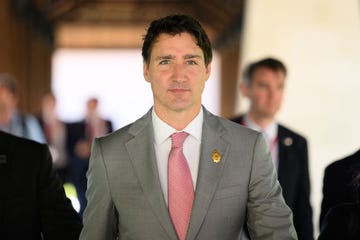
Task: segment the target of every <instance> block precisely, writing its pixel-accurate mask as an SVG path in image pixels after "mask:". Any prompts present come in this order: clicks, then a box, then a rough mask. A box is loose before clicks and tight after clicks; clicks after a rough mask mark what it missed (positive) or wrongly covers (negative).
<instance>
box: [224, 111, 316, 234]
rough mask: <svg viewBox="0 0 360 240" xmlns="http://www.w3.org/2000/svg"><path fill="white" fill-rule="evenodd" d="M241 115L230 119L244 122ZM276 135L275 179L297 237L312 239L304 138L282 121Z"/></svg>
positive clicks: (306, 151) (305, 142)
mask: <svg viewBox="0 0 360 240" xmlns="http://www.w3.org/2000/svg"><path fill="white" fill-rule="evenodd" d="M243 118H244V115H241V116H238V117H235V118H233V119H231V120H232V121H234V122H237V123H239V124H243ZM278 138H279V141H278V145H279V151H278V159H279V162H278V164H279V165H278V179H279V182H280V186H281V187H282V190H283V196H284V199H285V202H286V203H287V204H288V206H289V207H290V208H291V210H292V211H293V215H294V225H295V229H296V232H297V234H298V238H299V239H300V240H303V239H304V240H308V239H314V233H313V231H314V230H313V228H314V227H313V222H312V208H311V204H310V177H309V166H308V165H309V157H308V147H307V141H306V139H305V138H304V137H303V136H301V135H299V134H297V133H295V132H294V131H292V130H290V129H288V128H286V127H285V126H283V125H281V124H279V128H278Z"/></svg>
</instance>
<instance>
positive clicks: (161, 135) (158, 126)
mask: <svg viewBox="0 0 360 240" xmlns="http://www.w3.org/2000/svg"><path fill="white" fill-rule="evenodd" d="M203 120H204V114H203V109H202V108H201V109H200V112H199V114H198V115H197V116H196V117H195V118H194V119H193V120H192V121H191V122H190V123H189V124H188V125H187V126H186V127H185V128H184V129H183V130H182V131H184V132H187V133H189V135H191V136H192V137H194V138H195V139H196V140H197V141H199V142H200V141H201V134H202V124H203ZM152 122H153V128H154V137H155V143H157V144H161V143H163V142H164V141H165V140H166V139H167V138H169V136H170V135H171V134H173V133H175V132H179V131H177V130H176V129H175V128H173V127H171V126H170V125H168V124H167V123H165V122H164V121H163V120H161V119H160V118H159V116H158V115H157V114H156V112H155V110H154V108H153V109H152Z"/></svg>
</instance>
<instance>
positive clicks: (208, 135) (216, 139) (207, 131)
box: [187, 109, 228, 239]
mask: <svg viewBox="0 0 360 240" xmlns="http://www.w3.org/2000/svg"><path fill="white" fill-rule="evenodd" d="M202 131H203V132H202V145H201V154H200V164H199V173H198V178H197V187H196V191H195V200H194V204H193V209H192V213H191V220H190V226H189V230H188V234H187V239H195V238H196V235H197V233H198V231H199V229H200V227H201V224H202V222H203V221H204V218H205V216H206V214H207V212H208V209H209V206H210V203H211V201H212V199H213V196H214V194H215V191H216V189H217V186H218V183H219V180H220V178H221V175H222V172H223V171H222V170H223V168H224V164H225V162H226V155H227V154H226V152H227V147H228V143H227V142H226V141H225V140H224V139H223V138H221V136H222V135H223V134H224V132H225V130H224V129H223V127H222V125H221V123H220V122H219V121H218V120H217V118H216V117H215V116H213V115H212V114H210V113H209V112H207V111H206V110H205V109H204V123H203V130H202ZM214 150H216V151H217V152H218V153H219V154H220V156H221V161H220V162H219V163H215V162H214V161H213V159H212V155H213V152H214Z"/></svg>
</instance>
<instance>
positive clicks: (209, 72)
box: [205, 63, 211, 81]
mask: <svg viewBox="0 0 360 240" xmlns="http://www.w3.org/2000/svg"><path fill="white" fill-rule="evenodd" d="M210 74H211V63H209V64H208V65H207V66H206V69H205V75H206V80H205V81H207V80H208V79H209V77H210Z"/></svg>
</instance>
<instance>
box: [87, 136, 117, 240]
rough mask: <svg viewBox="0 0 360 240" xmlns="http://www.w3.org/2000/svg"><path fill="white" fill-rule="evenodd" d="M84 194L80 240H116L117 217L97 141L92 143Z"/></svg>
mask: <svg viewBox="0 0 360 240" xmlns="http://www.w3.org/2000/svg"><path fill="white" fill-rule="evenodd" d="M87 178H88V183H87V184H88V186H87V192H86V198H87V207H86V209H85V212H84V217H83V222H84V228H83V230H82V231H81V234H80V239H83V240H91V239H94V240H97V239H116V238H117V235H118V234H117V233H118V229H117V219H118V218H117V215H116V211H115V207H114V204H113V201H112V198H111V193H110V188H109V182H108V176H107V171H106V166H105V163H104V159H103V155H102V152H101V146H100V143H99V141H98V139H95V140H94V142H93V146H92V150H91V157H90V163H89V170H88V172H87Z"/></svg>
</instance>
